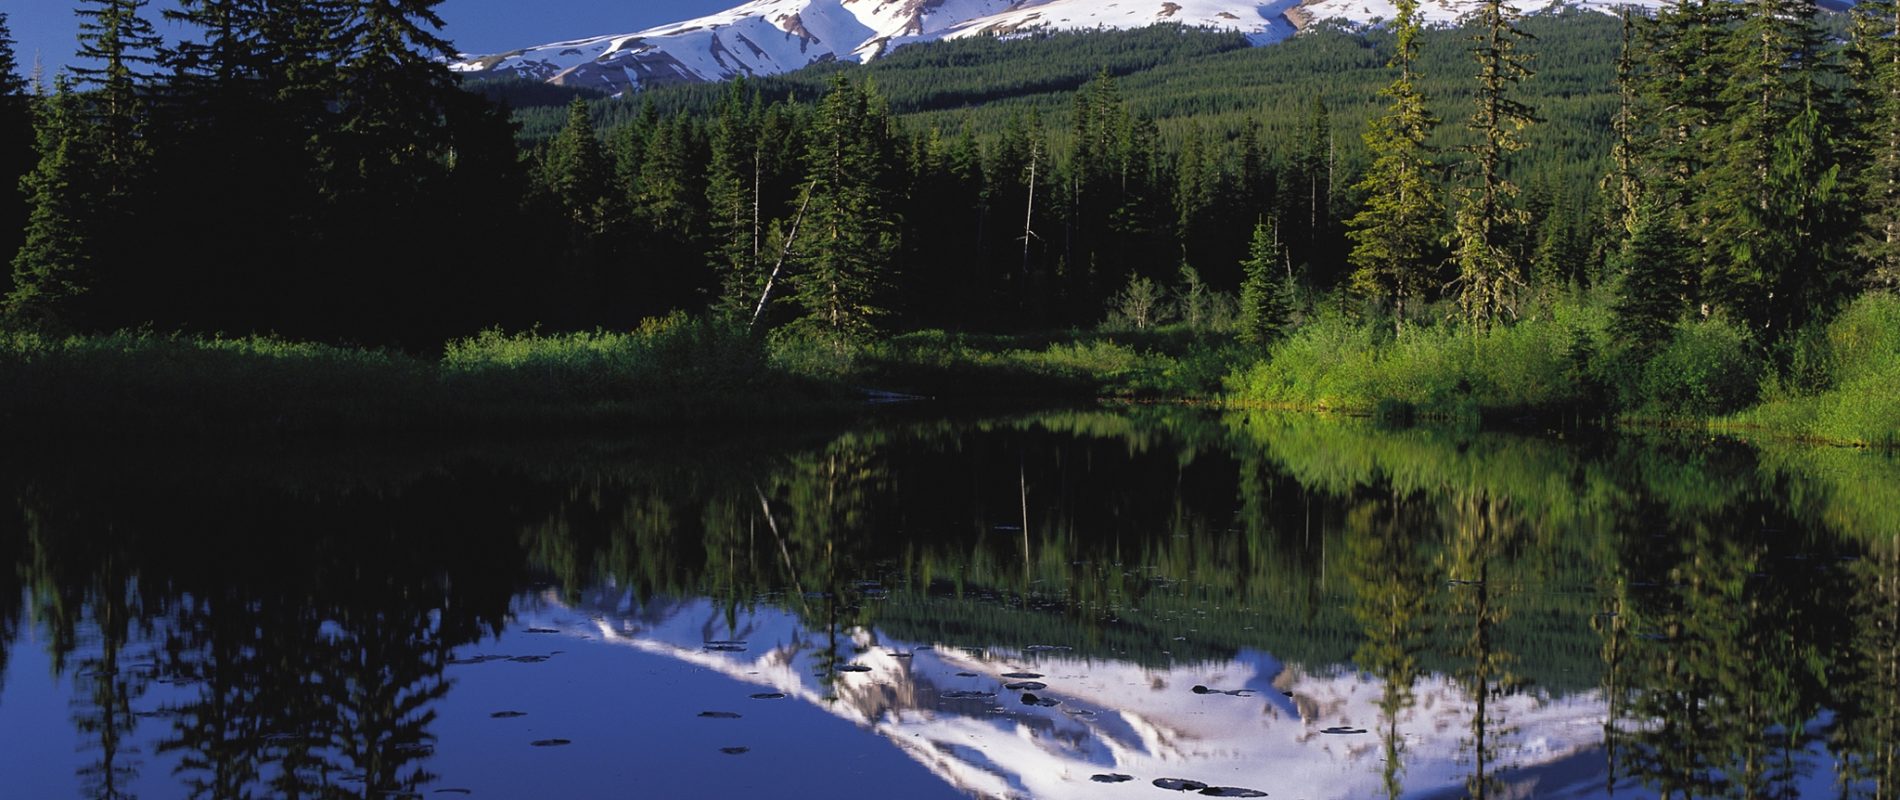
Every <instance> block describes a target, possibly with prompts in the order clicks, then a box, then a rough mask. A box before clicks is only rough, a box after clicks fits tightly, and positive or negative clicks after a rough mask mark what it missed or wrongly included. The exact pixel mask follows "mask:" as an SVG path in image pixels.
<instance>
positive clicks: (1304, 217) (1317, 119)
mask: <svg viewBox="0 0 1900 800" xmlns="http://www.w3.org/2000/svg"><path fill="white" fill-rule="evenodd" d="M1332 119H1333V118H1332V111H1331V109H1328V108H1327V107H1326V99H1325V97H1324V96H1322V95H1319V94H1315V95H1313V102H1312V103H1311V105H1309V106H1308V107H1307V113H1306V120H1305V122H1304V123H1303V124H1302V126H1301V129H1300V144H1299V150H1298V152H1297V153H1296V154H1295V162H1296V165H1295V167H1296V169H1297V170H1298V172H1299V175H1298V184H1297V185H1298V186H1299V192H1298V196H1296V197H1290V198H1288V199H1289V201H1290V202H1292V203H1295V204H1297V206H1298V208H1297V209H1289V211H1290V212H1292V213H1291V214H1289V216H1291V217H1293V218H1296V219H1298V220H1299V221H1300V225H1299V228H1300V229H1301V230H1302V231H1303V235H1302V236H1301V237H1300V238H1301V240H1302V245H1303V246H1302V247H1300V248H1299V250H1300V252H1299V255H1298V260H1300V261H1302V262H1304V263H1306V264H1319V263H1322V262H1323V261H1325V260H1326V255H1325V252H1324V251H1325V250H1326V248H1327V242H1328V241H1329V240H1330V239H1331V236H1332V227H1333V220H1332V205H1333V197H1332V196H1333V165H1334V162H1335V161H1336V160H1337V159H1336V157H1335V154H1334V147H1333V121H1332Z"/></svg>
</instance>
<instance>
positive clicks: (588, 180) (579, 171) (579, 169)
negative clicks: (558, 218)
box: [541, 97, 610, 236]
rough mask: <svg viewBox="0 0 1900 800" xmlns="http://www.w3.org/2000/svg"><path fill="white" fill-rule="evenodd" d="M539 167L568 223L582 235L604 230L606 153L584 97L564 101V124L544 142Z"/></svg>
mask: <svg viewBox="0 0 1900 800" xmlns="http://www.w3.org/2000/svg"><path fill="white" fill-rule="evenodd" d="M541 170H542V173H541V175H542V177H541V182H542V185H543V186H544V187H545V188H546V190H547V191H548V193H549V195H550V197H551V199H552V200H553V201H554V203H555V205H557V206H559V207H560V209H561V212H562V215H563V216H564V217H565V218H566V219H567V221H568V223H569V224H570V225H572V226H573V227H574V228H575V229H576V230H577V231H579V232H580V233H581V234H583V235H585V236H599V235H601V234H604V233H606V229H607V223H608V219H609V213H608V204H609V202H610V199H609V194H610V192H609V190H608V186H607V180H608V165H607V156H606V153H605V151H604V149H603V148H602V146H601V143H600V136H599V134H598V133H596V132H595V129H594V120H593V118H592V117H591V116H589V114H588V107H587V101H586V100H585V99H583V98H580V97H576V98H574V99H573V101H571V102H570V103H568V106H567V125H566V126H565V127H563V128H562V129H561V133H560V135H559V136H556V137H554V141H552V142H549V143H548V146H547V150H546V152H545V153H544V154H543V155H542V158H541Z"/></svg>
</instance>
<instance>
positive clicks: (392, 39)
mask: <svg viewBox="0 0 1900 800" xmlns="http://www.w3.org/2000/svg"><path fill="white" fill-rule="evenodd" d="M442 2H443V0H342V3H343V4H342V5H341V6H340V9H339V10H340V11H341V12H342V13H341V15H340V22H341V27H340V29H338V30H337V31H336V32H335V33H334V40H333V41H334V47H335V51H334V58H335V66H336V70H337V72H336V84H335V85H336V92H335V94H334V96H333V98H332V103H333V105H334V108H335V109H336V110H335V113H336V117H337V118H336V121H335V124H334V125H333V126H330V129H329V131H328V133H330V134H331V136H330V137H329V138H330V142H331V143H330V145H329V146H328V147H326V148H325V149H326V153H327V154H328V155H329V156H330V159H331V162H330V165H329V166H330V171H331V173H332V178H331V181H330V183H329V185H330V186H333V187H337V188H339V189H342V190H343V192H344V193H349V194H359V196H362V195H366V194H374V195H377V196H380V197H382V198H384V199H385V200H397V199H399V198H401V197H403V196H413V194H414V193H415V192H416V191H417V190H418V189H419V188H420V187H421V185H422V184H423V183H424V182H425V181H426V180H427V178H428V177H430V176H431V175H433V174H435V173H437V172H439V171H440V168H441V167H442V166H444V164H445V162H446V160H447V158H448V157H449V155H450V154H451V153H452V152H453V148H454V143H453V137H452V136H451V133H450V131H449V130H448V128H447V125H446V121H447V119H448V117H449V106H450V105H451V104H452V103H453V102H454V101H455V100H456V99H458V97H459V94H460V92H461V88H460V86H459V85H458V84H457V83H456V80H455V77H454V76H453V75H452V74H451V73H450V72H449V70H448V66H447V65H448V63H449V60H450V59H452V58H453V57H454V56H455V54H456V52H455V49H454V48H453V47H452V46H450V45H449V43H448V40H446V39H444V38H442V36H441V34H440V33H439V31H440V30H441V29H442V18H441V17H440V16H439V15H437V13H436V7H437V6H439V5H441V4H442Z"/></svg>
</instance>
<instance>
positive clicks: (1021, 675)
mask: <svg viewBox="0 0 1900 800" xmlns="http://www.w3.org/2000/svg"><path fill="white" fill-rule="evenodd" d="M1003 677H1005V678H1017V679H1020V680H1031V679H1034V678H1040V677H1042V673H1040V672H1005V673H1003Z"/></svg>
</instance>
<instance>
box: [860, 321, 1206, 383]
mask: <svg viewBox="0 0 1900 800" xmlns="http://www.w3.org/2000/svg"><path fill="white" fill-rule="evenodd" d="M1242 360H1243V353H1242V352H1241V351H1240V350H1239V349H1238V348H1236V347H1235V346H1233V345H1231V344H1229V343H1227V342H1226V341H1225V337H1216V336H1204V335H1202V334H1200V333H1198V332H1196V331H1194V330H1192V329H1190V328H1187V327H1186V326H1181V325H1173V326H1163V327H1160V328H1151V329H1148V330H1144V331H1130V330H1105V331H1099V332H1080V331H1068V332H1058V333H1047V334H1026V335H1012V336H1004V335H989V334H962V333H947V332H944V331H921V332H917V333H910V334H904V335H901V336H897V337H893V338H891V339H889V340H887V341H884V342H881V343H878V344H876V345H873V346H871V347H869V348H867V350H866V352H865V353H864V354H863V357H862V360H861V361H860V362H859V366H860V367H861V369H860V370H859V373H858V375H857V380H859V381H860V382H862V383H866V384H870V385H877V386H882V387H888V388H893V389H898V390H901V391H906V392H912V393H916V394H923V395H930V396H936V397H999V396H1005V397H1008V396H1013V397H1045V398H1074V399H1092V398H1098V397H1120V398H1169V399H1193V398H1208V397H1213V396H1214V395H1215V394H1216V393H1217V392H1218V390H1219V388H1220V381H1221V378H1222V377H1223V376H1224V375H1226V374H1227V373H1228V372H1229V371H1231V370H1232V369H1233V368H1234V366H1235V365H1236V364H1238V363H1240V362H1241V361H1242Z"/></svg>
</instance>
